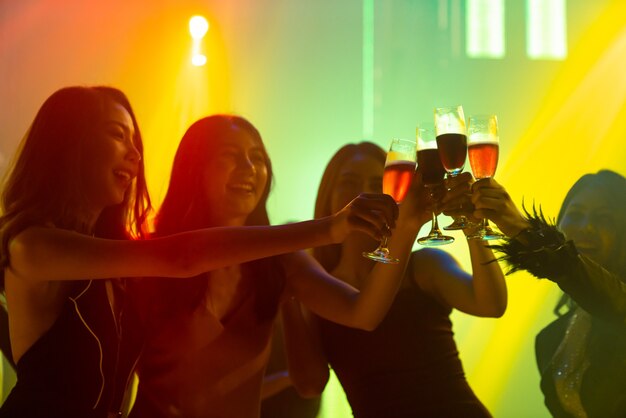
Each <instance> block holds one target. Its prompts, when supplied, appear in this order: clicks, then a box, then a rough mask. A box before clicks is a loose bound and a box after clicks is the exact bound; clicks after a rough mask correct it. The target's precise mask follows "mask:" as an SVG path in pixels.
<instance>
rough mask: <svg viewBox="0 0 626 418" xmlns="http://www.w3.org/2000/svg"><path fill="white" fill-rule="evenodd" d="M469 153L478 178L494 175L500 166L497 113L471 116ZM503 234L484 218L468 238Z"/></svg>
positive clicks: (500, 235) (494, 237)
mask: <svg viewBox="0 0 626 418" xmlns="http://www.w3.org/2000/svg"><path fill="white" fill-rule="evenodd" d="M467 133H468V144H467V153H468V155H469V161H470V166H471V167H472V171H473V172H474V177H475V178H477V179H486V178H490V177H493V176H494V175H495V173H496V167H497V166H498V154H499V150H500V145H499V135H498V118H497V117H496V115H476V116H471V117H470V118H469V122H468V126H467ZM502 237H503V235H502V234H501V233H499V232H496V231H494V230H493V229H492V228H491V227H490V226H489V221H488V220H487V219H483V220H482V221H481V224H480V228H479V229H478V230H476V231H474V232H473V233H472V234H470V235H468V236H467V238H468V239H482V240H485V241H486V240H491V239H500V238H502Z"/></svg>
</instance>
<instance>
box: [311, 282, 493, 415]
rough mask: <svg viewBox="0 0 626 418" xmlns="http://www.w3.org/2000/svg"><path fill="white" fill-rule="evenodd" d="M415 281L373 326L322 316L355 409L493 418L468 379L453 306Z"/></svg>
mask: <svg viewBox="0 0 626 418" xmlns="http://www.w3.org/2000/svg"><path fill="white" fill-rule="evenodd" d="M408 274H410V273H408ZM410 277H412V276H410ZM410 282H411V283H412V284H411V285H408V286H406V287H405V288H403V289H401V290H400V291H399V293H398V295H397V296H396V299H395V301H394V303H393V305H392V307H391V309H390V310H389V312H388V314H387V316H386V317H385V319H384V320H383V322H382V323H381V324H380V325H379V326H378V328H376V330H374V331H371V332H368V331H363V330H357V329H353V328H348V327H344V326H342V325H338V324H335V323H332V322H329V321H325V320H322V319H320V333H321V338H322V344H323V347H324V350H325V353H326V356H327V358H328V360H329V363H330V365H331V366H332V368H333V369H334V371H335V373H336V374H337V377H338V378H339V380H340V382H341V385H342V386H343V389H344V391H345V392H346V396H347V398H348V402H349V403H350V406H351V407H352V412H353V415H354V416H355V417H358V418H369V417H372V418H374V417H378V418H379V417H386V418H401V417H402V418H405V417H406V418H408V417H429V418H433V417H464V418H468V417H469V418H471V417H480V418H484V417H490V416H491V415H490V414H489V412H488V411H487V409H486V408H485V407H484V406H483V405H482V403H481V402H480V401H479V400H478V398H477V397H476V395H474V393H473V391H472V389H471V388H470V387H469V385H468V384H467V381H466V380H465V374H464V372H463V366H462V364H461V361H460V359H459V355H458V351H457V347H456V344H455V342H454V339H453V332H452V323H451V322H450V318H449V315H450V313H451V309H450V308H446V307H443V306H442V305H441V304H439V303H438V302H437V301H436V300H434V299H433V298H431V297H429V296H428V295H427V294H425V293H424V292H423V291H421V290H420V289H419V287H418V286H417V284H415V283H414V282H413V280H410Z"/></svg>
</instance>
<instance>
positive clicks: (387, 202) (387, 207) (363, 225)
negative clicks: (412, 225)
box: [331, 193, 398, 243]
mask: <svg viewBox="0 0 626 418" xmlns="http://www.w3.org/2000/svg"><path fill="white" fill-rule="evenodd" d="M332 218H333V219H332V225H331V236H332V240H333V242H337V243H338V242H342V241H343V240H344V239H345V238H346V237H347V236H348V235H349V234H350V233H352V232H356V231H359V232H363V233H366V234H367V235H369V236H371V237H372V238H374V239H376V240H380V239H382V237H383V236H390V235H391V228H394V227H395V226H396V219H397V218H398V205H397V204H396V202H395V201H394V200H393V198H392V197H391V196H389V195H386V194H382V193H380V194H378V193H376V194H373V193H361V194H360V195H358V196H357V197H355V198H354V199H353V200H352V201H351V202H350V203H348V204H347V205H346V206H345V207H344V208H343V209H341V210H340V211H339V212H337V213H336V214H334V215H332Z"/></svg>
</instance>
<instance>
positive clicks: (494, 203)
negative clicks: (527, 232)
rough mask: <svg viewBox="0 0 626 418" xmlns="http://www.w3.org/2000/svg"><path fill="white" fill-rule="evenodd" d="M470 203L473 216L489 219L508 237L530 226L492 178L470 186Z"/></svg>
mask: <svg viewBox="0 0 626 418" xmlns="http://www.w3.org/2000/svg"><path fill="white" fill-rule="evenodd" d="M472 203H473V205H474V216H477V217H480V218H487V219H489V220H490V221H492V222H494V223H495V224H496V225H497V226H498V228H499V229H500V231H502V233H504V234H505V235H507V236H509V237H514V236H516V235H517V234H519V233H520V232H521V231H523V230H524V229H526V228H528V227H529V226H530V224H529V223H528V221H527V220H526V219H525V218H524V216H522V213H521V212H520V211H519V209H518V208H517V206H515V203H513V200H512V199H511V196H509V194H508V193H507V191H506V190H505V189H504V187H502V186H501V185H500V184H499V183H498V182H497V181H495V180H494V179H492V178H488V179H481V180H478V181H477V182H475V183H474V184H473V185H472Z"/></svg>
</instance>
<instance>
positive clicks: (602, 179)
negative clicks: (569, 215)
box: [554, 170, 626, 316]
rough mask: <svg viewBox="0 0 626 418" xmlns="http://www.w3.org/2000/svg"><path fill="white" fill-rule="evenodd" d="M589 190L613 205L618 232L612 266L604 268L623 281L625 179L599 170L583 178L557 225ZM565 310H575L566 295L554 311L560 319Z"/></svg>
mask: <svg viewBox="0 0 626 418" xmlns="http://www.w3.org/2000/svg"><path fill="white" fill-rule="evenodd" d="M590 189H593V190H597V191H599V192H600V193H601V196H602V198H603V199H605V201H606V202H607V203H608V202H610V207H611V208H613V211H614V214H615V220H616V223H615V229H616V230H615V232H616V237H617V240H616V243H615V248H614V249H613V254H611V256H610V257H609V263H608V264H607V265H604V266H602V267H604V268H605V269H606V270H608V271H610V272H612V273H614V274H616V275H617V276H618V277H621V278H622V280H624V279H623V278H624V277H626V246H625V245H624V244H625V242H624V240H625V239H626V238H624V234H626V178H624V177H622V176H621V175H619V174H617V173H616V172H614V171H611V170H600V171H598V172H597V173H590V174H585V175H583V176H582V177H581V178H579V179H578V180H577V181H576V183H574V185H573V186H572V187H571V188H570V189H569V191H568V192H567V195H565V199H563V203H562V204H561V209H560V210H559V214H558V216H557V219H556V224H557V226H559V225H560V224H561V221H562V220H563V216H564V215H565V211H566V210H567V207H568V206H569V205H570V203H571V202H572V200H573V199H574V198H575V197H576V196H577V195H578V194H579V193H580V192H582V191H585V190H590ZM564 307H568V308H571V307H572V300H571V298H570V297H569V296H568V295H567V294H563V295H562V296H561V298H560V299H559V301H558V302H557V305H556V307H555V308H554V312H555V313H556V314H557V315H559V316H560V315H562V309H563V308H564Z"/></svg>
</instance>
